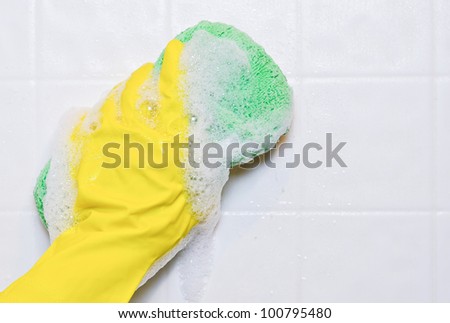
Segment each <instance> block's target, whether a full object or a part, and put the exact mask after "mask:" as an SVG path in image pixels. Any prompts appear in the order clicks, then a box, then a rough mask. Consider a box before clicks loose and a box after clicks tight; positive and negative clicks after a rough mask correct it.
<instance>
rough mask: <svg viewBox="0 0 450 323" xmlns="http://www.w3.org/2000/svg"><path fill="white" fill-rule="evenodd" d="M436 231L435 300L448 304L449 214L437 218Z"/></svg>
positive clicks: (449, 267) (449, 295) (449, 268)
mask: <svg viewBox="0 0 450 323" xmlns="http://www.w3.org/2000/svg"><path fill="white" fill-rule="evenodd" d="M436 224H437V230H436V245H437V250H436V256H437V272H436V286H437V288H436V292H437V299H438V301H440V302H450V280H449V279H448V273H449V272H450V257H449V256H448V255H449V254H450V235H449V234H448V232H449V230H450V212H441V213H439V214H438V216H437V221H436Z"/></svg>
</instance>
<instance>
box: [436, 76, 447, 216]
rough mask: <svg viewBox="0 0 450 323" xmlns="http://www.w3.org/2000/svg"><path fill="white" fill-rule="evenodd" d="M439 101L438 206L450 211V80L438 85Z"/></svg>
mask: <svg viewBox="0 0 450 323" xmlns="http://www.w3.org/2000/svg"><path fill="white" fill-rule="evenodd" d="M436 87H437V90H436V101H437V138H438V143H437V174H436V175H437V206H438V208H439V209H440V210H442V211H450V180H449V179H450V153H449V147H450V127H449V124H450V78H440V79H438V80H437V84H436Z"/></svg>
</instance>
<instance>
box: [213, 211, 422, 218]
mask: <svg viewBox="0 0 450 323" xmlns="http://www.w3.org/2000/svg"><path fill="white" fill-rule="evenodd" d="M221 213H222V215H224V216H250V215H261V216H271V215H274V216H295V217H301V216H311V215H318V216H330V215H332V216H372V215H376V216H426V217H429V216H430V214H431V212H429V211H406V210H405V211H326V210H315V211H308V210H304V211H297V210H296V211H284V210H283V211H256V212H254V211H222V212H221Z"/></svg>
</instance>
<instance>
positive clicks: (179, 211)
mask: <svg viewBox="0 0 450 323" xmlns="http://www.w3.org/2000/svg"><path fill="white" fill-rule="evenodd" d="M149 93H150V94H152V93H156V94H157V95H155V96H154V95H153V94H152V95H150V96H149ZM153 100H156V103H155V102H153ZM290 119H291V91H290V89H289V86H288V85H287V81H286V78H285V77H284V75H283V74H282V72H281V71H280V69H279V68H278V66H277V65H276V64H275V63H274V62H273V60H272V59H271V58H270V57H269V56H268V55H267V54H266V53H265V51H264V50H263V49H262V48H261V47H260V46H259V45H257V44H256V43H254V42H253V41H252V40H251V38H250V37H248V36H247V35H245V34H244V33H242V32H240V31H238V30H236V29H235V28H233V27H231V26H228V25H224V24H220V23H210V22H201V23H199V24H198V25H196V26H194V27H192V28H189V29H187V30H186V31H184V32H183V33H181V34H180V35H178V36H177V38H176V39H175V40H173V41H171V42H170V43H169V44H168V46H167V47H166V49H165V52H164V54H163V55H162V56H161V57H160V58H159V59H158V61H157V63H156V64H155V67H153V65H152V64H146V65H144V66H142V67H141V68H140V69H138V70H137V71H136V72H134V73H133V74H132V75H131V77H130V78H129V79H128V80H127V81H126V82H124V83H121V84H119V85H118V86H117V87H116V88H115V89H113V91H112V92H111V93H110V94H109V95H108V97H107V98H106V99H105V100H104V102H102V104H101V106H100V107H99V110H98V111H97V112H96V110H93V111H90V112H87V113H86V114H85V115H84V116H82V117H81V120H79V121H78V122H77V124H76V125H75V127H74V130H73V131H72V132H71V133H70V138H68V139H67V141H68V142H66V141H64V145H66V146H68V147H69V149H68V151H66V152H65V153H64V154H61V153H57V154H56V156H53V157H52V165H56V166H54V167H53V166H52V167H51V169H50V171H49V173H48V176H49V177H50V182H51V183H52V184H51V185H50V182H49V181H47V184H48V185H49V187H48V190H47V195H46V198H45V202H42V197H41V199H39V201H40V203H41V204H40V205H41V207H42V205H43V206H44V207H43V209H44V210H43V211H44V212H43V213H41V217H42V218H43V220H44V223H45V224H48V229H49V232H50V236H51V239H52V240H53V239H54V240H53V244H52V245H51V246H50V248H49V249H48V250H47V251H46V252H45V253H44V255H43V256H42V257H41V259H40V260H39V261H38V262H37V263H36V264H35V265H34V267H33V268H32V269H31V270H30V271H29V272H28V273H27V274H25V275H24V276H23V277H21V278H19V279H18V280H17V281H16V282H14V283H13V284H12V285H11V286H9V287H8V288H7V289H6V290H5V291H3V292H2V293H0V302H127V301H129V300H130V298H131V297H132V295H133V293H134V292H135V290H136V289H137V288H138V286H139V285H140V284H141V283H143V282H145V281H146V280H147V279H148V278H149V276H151V275H152V274H154V273H155V272H156V271H157V270H158V269H159V268H160V267H161V265H164V264H165V263H166V262H167V261H168V260H170V258H172V257H173V256H174V255H175V253H176V252H177V251H179V250H180V249H182V247H183V246H184V245H185V243H186V242H188V241H189V239H190V238H191V237H192V233H196V232H197V231H199V232H204V231H202V230H203V228H209V229H211V228H213V227H214V224H215V221H217V219H218V217H217V216H218V214H219V208H220V194H221V190H222V187H223V185H224V184H225V182H226V180H227V178H228V172H229V170H228V167H229V166H233V165H238V164H240V163H244V162H248V161H250V160H251V159H252V158H253V157H255V156H257V155H259V154H261V153H263V152H265V151H267V149H269V147H268V146H267V145H262V146H261V147H258V148H254V149H253V150H252V151H250V153H247V154H243V153H240V152H239V151H238V152H234V153H233V154H232V156H231V157H232V158H231V159H230V160H227V161H226V163H222V165H221V167H219V168H214V169H210V168H208V167H205V166H204V165H202V166H200V168H198V169H197V168H195V167H187V168H183V167H180V165H179V164H178V162H179V161H185V160H186V158H187V156H186V154H187V152H186V151H184V150H182V149H181V150H173V149H168V146H163V145H162V143H166V144H170V143H174V142H175V139H176V138H177V137H176V136H178V141H179V142H181V143H187V142H188V140H187V136H188V135H191V134H194V135H198V137H197V138H198V139H199V140H200V142H201V143H202V144H206V143H212V142H213V143H219V144H220V146H221V147H222V146H225V145H226V144H230V143H239V144H241V147H242V145H243V144H245V143H262V142H263V139H264V138H265V136H267V135H269V136H270V137H271V138H272V139H275V140H278V138H279V137H280V136H281V135H282V134H284V133H286V132H287V130H288V127H289V124H290ZM127 138H128V140H130V141H132V142H133V144H134V147H133V148H132V149H131V151H130V152H131V153H130V155H129V159H130V162H129V165H127V156H125V152H126V151H125V149H115V154H116V157H119V159H120V161H121V163H119V164H120V165H118V167H114V168H108V167H105V165H110V164H111V154H108V150H106V152H105V147H106V146H107V145H110V144H117V143H123V144H125V143H124V141H125V142H126V141H127ZM149 143H151V144H153V146H152V149H149V148H147V149H146V151H147V153H148V152H149V151H151V152H152V156H151V159H152V161H153V162H154V163H158V164H159V161H162V160H167V162H168V165H166V167H156V166H149V163H148V162H147V161H146V160H142V158H141V157H144V158H145V157H147V156H145V154H143V153H142V152H141V151H139V150H140V148H137V147H136V144H140V145H141V146H142V147H148V144H149ZM110 147H111V146H110ZM176 154H177V155H178V154H179V156H177V155H176ZM200 157H202V156H200ZM198 161H199V160H197V162H198ZM222 161H223V160H222ZM141 166H142V167H141ZM61 167H62V168H63V169H64V171H62V172H58V171H57V170H58V169H60V168H61ZM66 167H67V168H68V169H69V170H68V171H67V172H66ZM47 171H48V169H47ZM52 171H53V172H52ZM66 173H67V174H66ZM41 183H45V179H44V180H43V181H41ZM67 183H70V185H69V188H67V187H66V186H67V185H66V184H67ZM72 184H73V186H74V187H72ZM65 185H66V186H65ZM50 186H51V189H50ZM72 188H73V189H72ZM49 192H51V194H49ZM59 192H62V193H61V194H59V195H58V193H59ZM73 192H75V193H76V194H75V195H74V197H73V199H72V196H71V195H70V194H71V193H73ZM55 194H56V195H55ZM48 195H50V197H48ZM66 195H67V196H66ZM55 196H56V198H55ZM40 211H42V209H41V210H40ZM69 218H70V219H69Z"/></svg>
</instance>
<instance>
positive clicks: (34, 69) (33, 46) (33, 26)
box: [30, 0, 39, 171]
mask: <svg viewBox="0 0 450 323" xmlns="http://www.w3.org/2000/svg"><path fill="white" fill-rule="evenodd" d="M36 8H37V1H36V0H32V1H31V22H30V33H31V53H30V55H31V102H32V104H33V108H32V112H31V114H32V120H33V125H32V127H33V134H34V136H33V142H34V145H33V151H32V154H33V160H34V163H33V165H35V166H34V167H33V168H34V169H33V170H34V171H36V170H37V164H38V163H37V160H38V151H37V147H39V145H38V137H39V136H38V133H39V120H38V119H39V113H38V102H37V82H36V79H37V77H36V75H37V57H36V56H37V55H36V51H37V49H36V43H37V42H36V21H37V17H36V16H37V9H36Z"/></svg>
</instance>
